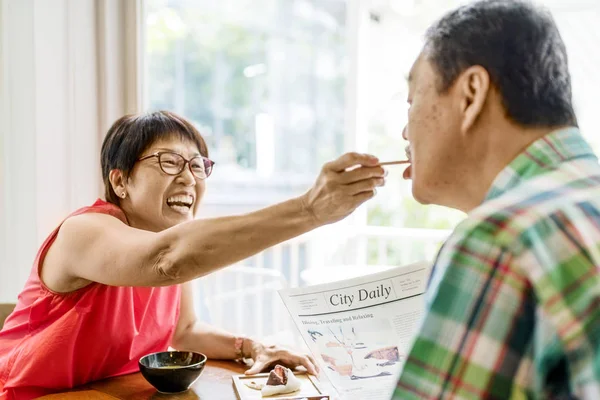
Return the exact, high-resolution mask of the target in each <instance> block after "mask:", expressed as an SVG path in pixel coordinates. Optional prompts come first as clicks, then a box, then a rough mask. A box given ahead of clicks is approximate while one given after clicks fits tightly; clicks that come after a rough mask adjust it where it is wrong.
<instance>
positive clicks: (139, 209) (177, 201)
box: [121, 136, 205, 232]
mask: <svg viewBox="0 0 600 400" xmlns="http://www.w3.org/2000/svg"><path fill="white" fill-rule="evenodd" d="M165 151H167V152H173V153H177V154H179V155H181V156H183V158H185V159H186V160H190V159H192V158H193V157H195V156H198V155H200V150H199V149H198V147H197V146H196V145H195V144H194V143H193V142H191V141H182V140H181V139H179V138H177V137H176V136H175V137H173V138H172V139H162V140H159V141H157V142H155V143H154V144H152V145H151V146H150V147H149V148H148V149H147V150H145V151H144V152H143V153H142V155H141V156H140V157H139V158H143V157H145V156H149V155H151V154H154V153H157V152H165ZM124 188H125V191H126V193H127V196H126V197H125V198H124V199H122V200H121V208H122V209H123V211H124V212H125V214H126V215H127V220H128V221H129V224H130V225H131V226H133V227H135V228H138V229H145V230H150V231H154V232H158V231H161V230H163V229H167V228H170V227H172V226H175V225H177V224H179V223H182V222H186V221H191V220H192V219H194V216H195V215H196V211H197V209H198V204H200V201H201V200H202V195H203V194H204V190H205V182H204V179H199V178H197V177H195V176H194V175H193V174H192V172H191V171H190V167H189V164H187V163H186V165H185V168H183V170H182V171H181V172H180V173H179V174H178V175H168V174H166V173H165V172H163V171H162V170H161V168H160V165H159V162H158V157H149V158H147V159H145V160H141V161H138V162H137V163H136V164H135V166H134V167H133V169H132V170H131V172H130V174H129V178H128V179H127V180H126V181H125V183H124Z"/></svg>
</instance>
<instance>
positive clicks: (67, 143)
mask: <svg viewBox="0 0 600 400" xmlns="http://www.w3.org/2000/svg"><path fill="white" fill-rule="evenodd" d="M142 15H143V14H142V12H141V6H140V2H139V1H137V0H132V1H121V0H52V1H47V0H0V60H1V62H0V160H1V163H0V302H14V301H16V297H17V294H18V293H19V291H20V290H21V289H22V287H23V283H24V282H25V280H26V279H27V277H28V276H29V272H30V270H31V266H32V262H33V260H34V257H35V253H36V251H37V249H38V247H39V246H40V244H41V242H42V241H43V240H44V239H45V238H46V236H47V235H48V234H49V233H50V231H51V230H52V229H54V228H55V227H56V225H57V224H58V223H60V221H61V220H62V219H63V218H64V217H65V216H66V215H67V214H68V213H69V212H71V211H73V210H74V209H76V208H78V207H81V206H84V205H87V204H90V203H92V202H93V201H94V200H95V199H96V198H98V197H99V196H101V194H102V190H101V187H102V182H101V176H100V161H99V153H100V145H101V141H102V138H103V137H104V134H105V133H106V130H107V129H108V127H109V126H110V124H111V123H112V122H113V121H114V120H115V119H116V118H118V117H120V116H121V115H123V114H125V113H129V112H135V111H137V110H140V109H141V107H140V105H141V100H142V88H143V85H141V84H140V81H141V74H140V73H139V71H140V70H141V68H140V65H141V56H140V54H141V50H142V46H140V45H139V44H140V43H141V35H140V34H139V32H141V29H140V23H139V21H140V20H141V16H142Z"/></svg>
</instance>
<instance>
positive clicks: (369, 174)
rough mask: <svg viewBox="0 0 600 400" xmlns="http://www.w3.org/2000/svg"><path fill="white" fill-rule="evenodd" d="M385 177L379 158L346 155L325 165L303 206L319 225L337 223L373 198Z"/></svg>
mask: <svg viewBox="0 0 600 400" xmlns="http://www.w3.org/2000/svg"><path fill="white" fill-rule="evenodd" d="M384 177H385V171H384V169H383V168H381V166H379V160H378V159H377V158H376V157H373V156H371V155H368V154H359V153H346V154H344V155H343V156H341V157H340V158H338V159H337V160H334V161H331V162H329V163H327V164H325V165H324V166H323V168H322V169H321V173H320V174H319V176H318V178H317V180H316V182H315V184H314V185H313V187H312V188H311V189H310V190H309V191H308V192H307V193H306V194H304V195H303V196H302V204H303V206H304V208H305V209H306V210H307V211H308V212H310V214H312V216H313V217H314V219H315V221H316V222H318V223H319V225H323V224H329V223H333V222H337V221H339V220H341V219H343V218H345V217H346V216H347V215H349V214H350V213H352V212H353V211H354V210H355V209H356V208H357V207H358V206H360V205H361V204H362V203H364V202H365V201H367V200H369V199H370V198H372V197H373V196H374V195H375V189H376V188H377V187H378V186H383V185H384V183H385V179H384Z"/></svg>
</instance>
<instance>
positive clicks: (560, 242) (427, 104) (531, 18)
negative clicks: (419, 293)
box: [394, 0, 600, 399]
mask: <svg viewBox="0 0 600 400" xmlns="http://www.w3.org/2000/svg"><path fill="white" fill-rule="evenodd" d="M409 86H410V89H409V96H408V103H409V104H410V110H409V113H408V124H407V127H406V129H405V132H404V136H405V138H406V139H408V141H409V143H410V146H409V149H410V153H411V156H412V165H411V166H410V167H409V168H408V169H407V171H406V172H405V178H411V179H412V180H413V195H414V196H415V198H416V199H417V200H419V201H420V202H421V203H425V204H440V205H445V206H448V207H453V208H457V209H460V210H463V211H465V212H467V213H468V218H467V219H466V220H465V221H464V222H463V223H461V224H460V225H459V226H458V227H457V228H456V230H455V231H454V232H453V234H452V235H451V237H450V238H449V239H448V241H447V242H446V243H445V245H444V246H443V248H442V250H441V251H440V253H439V255H438V258H437V260H436V262H435V266H434V271H433V274H432V276H431V280H430V285H429V289H428V292H427V296H426V297H427V300H426V301H427V311H426V315H425V316H424V319H423V321H422V325H421V326H420V328H419V331H418V333H417V336H416V338H415V342H414V343H413V347H412V349H411V350H410V353H409V357H408V360H407V362H406V364H405V366H404V369H403V371H402V374H401V376H400V380H399V382H398V385H397V388H396V391H395V394H394V399H438V398H443V399H449V398H453V399H454V398H459V399H462V398H464V399H484V398H485V399H532V398H533V399H537V398H543V399H571V398H578V399H584V398H585V399H600V353H599V346H600V272H599V269H598V265H600V166H599V164H598V159H597V157H596V155H595V154H594V153H593V151H592V149H591V148H590V146H589V145H588V143H586V141H585V140H584V138H583V137H582V135H581V133H580V132H579V130H578V128H577V120H576V117H575V113H574V111H573V105H572V100H571V83H570V76H569V71H568V66H567V54H566V51H565V46H564V44H563V42H562V39H561V37H560V35H559V32H558V30H557V27H556V25H555V23H554V21H553V19H552V17H551V16H550V15H549V14H548V13H547V12H545V11H544V10H541V9H538V8H537V7H535V6H533V5H531V4H530V3H526V2H522V1H506V0H505V1H502V0H491V1H480V2H476V3H472V4H470V5H466V6H464V7H461V8H459V9H457V10H456V11H453V12H451V13H449V14H447V15H446V16H444V17H443V18H442V19H441V20H439V21H438V22H437V23H436V24H435V25H433V26H432V27H431V28H430V29H429V30H428V32H427V34H426V41H425V45H424V47H423V50H422V52H421V54H420V56H419V57H418V59H417V60H416V62H415V63H414V66H413V67H412V70H411V73H410V77H409Z"/></svg>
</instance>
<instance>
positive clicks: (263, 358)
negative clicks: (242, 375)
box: [244, 339, 319, 375]
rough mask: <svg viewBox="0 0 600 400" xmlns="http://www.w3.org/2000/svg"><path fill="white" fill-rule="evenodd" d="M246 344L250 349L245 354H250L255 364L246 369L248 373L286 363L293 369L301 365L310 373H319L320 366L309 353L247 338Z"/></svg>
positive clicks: (285, 364)
mask: <svg viewBox="0 0 600 400" xmlns="http://www.w3.org/2000/svg"><path fill="white" fill-rule="evenodd" d="M244 345H247V346H248V347H249V349H250V351H249V352H245V354H250V357H251V358H252V359H253V360H254V365H252V367H251V368H250V369H249V370H248V371H246V375H252V374H258V373H259V372H262V371H264V370H265V369H267V368H269V367H271V366H273V365H275V364H281V365H284V366H286V367H288V368H290V369H292V370H293V369H294V368H296V367H297V366H300V365H301V366H303V367H304V368H306V370H307V371H308V373H309V374H312V375H318V374H319V367H317V363H316V362H315V360H314V359H313V358H312V357H311V356H310V355H309V354H302V353H298V352H295V351H293V350H288V349H286V348H283V347H280V346H276V345H264V344H262V343H260V342H255V341H253V340H251V339H246V343H244ZM244 347H246V346H244Z"/></svg>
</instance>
